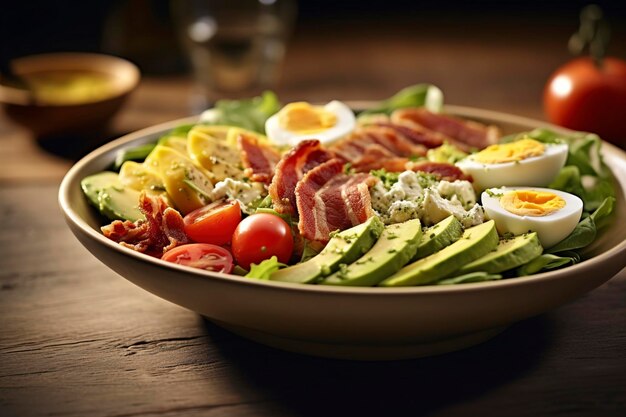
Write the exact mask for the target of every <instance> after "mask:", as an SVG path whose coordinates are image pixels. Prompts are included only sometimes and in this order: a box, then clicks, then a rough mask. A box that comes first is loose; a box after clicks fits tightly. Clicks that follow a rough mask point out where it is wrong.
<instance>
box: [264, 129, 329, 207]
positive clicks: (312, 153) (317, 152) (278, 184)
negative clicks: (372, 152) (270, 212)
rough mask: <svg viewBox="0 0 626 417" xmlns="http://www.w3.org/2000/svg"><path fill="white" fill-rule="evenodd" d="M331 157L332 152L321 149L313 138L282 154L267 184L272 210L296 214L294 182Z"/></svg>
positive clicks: (296, 182)
mask: <svg viewBox="0 0 626 417" xmlns="http://www.w3.org/2000/svg"><path fill="white" fill-rule="evenodd" d="M332 157H333V154H332V152H330V151H327V150H325V149H322V146H321V144H320V142H319V141H318V140H315V139H309V140H304V141H302V142H300V143H298V145H297V146H295V147H294V148H292V149H291V150H290V151H289V152H287V153H286V154H285V155H283V157H282V159H281V160H280V161H279V162H278V164H276V170H275V171H276V172H275V174H274V177H273V178H272V182H271V184H270V186H269V195H270V197H271V198H272V202H273V203H274V210H276V211H277V212H279V213H283V214H292V215H293V214H296V212H297V210H298V207H297V204H296V194H295V189H296V184H298V181H299V180H300V179H301V178H302V177H303V176H304V174H306V173H307V172H308V171H310V170H311V169H313V168H314V167H316V166H317V165H319V164H321V163H323V162H326V161H328V160H329V159H331V158H332Z"/></svg>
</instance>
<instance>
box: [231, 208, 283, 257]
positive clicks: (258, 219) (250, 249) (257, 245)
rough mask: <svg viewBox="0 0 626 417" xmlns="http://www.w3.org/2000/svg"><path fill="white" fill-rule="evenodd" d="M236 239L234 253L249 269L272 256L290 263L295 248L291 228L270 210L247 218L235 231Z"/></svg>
mask: <svg viewBox="0 0 626 417" xmlns="http://www.w3.org/2000/svg"><path fill="white" fill-rule="evenodd" d="M232 242H233V243H232V247H231V248H232V250H233V256H234V257H235V260H236V261H237V263H238V264H239V265H240V266H241V267H243V268H245V269H249V268H250V264H253V263H254V264H257V265H258V264H260V263H261V262H262V261H263V260H265V259H269V258H271V257H272V256H276V257H277V258H278V261H279V262H282V263H287V262H289V258H291V252H292V251H293V236H292V234H291V227H289V225H288V224H287V222H285V221H284V220H283V219H281V218H280V217H278V216H275V215H273V214H269V213H257V214H253V215H251V216H248V217H246V218H245V219H243V220H242V221H241V223H239V225H238V226H237V229H235V233H233V240H232Z"/></svg>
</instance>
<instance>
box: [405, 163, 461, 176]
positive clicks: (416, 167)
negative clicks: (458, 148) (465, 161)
mask: <svg viewBox="0 0 626 417" xmlns="http://www.w3.org/2000/svg"><path fill="white" fill-rule="evenodd" d="M407 168H408V169H410V170H412V171H421V172H428V173H429V174H435V175H437V176H438V177H439V179H442V180H446V181H456V180H465V181H473V180H472V177H471V176H469V175H465V174H464V173H463V171H461V170H460V169H459V168H458V167H457V166H456V165H452V164H449V163H447V162H410V163H409V164H408V165H407Z"/></svg>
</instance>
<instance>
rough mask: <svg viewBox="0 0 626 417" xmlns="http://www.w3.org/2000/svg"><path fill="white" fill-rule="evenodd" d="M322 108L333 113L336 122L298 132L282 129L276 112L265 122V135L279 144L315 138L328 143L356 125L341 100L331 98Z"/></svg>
mask: <svg viewBox="0 0 626 417" xmlns="http://www.w3.org/2000/svg"><path fill="white" fill-rule="evenodd" d="M324 110H326V111H327V112H330V113H332V114H334V115H335V117H336V118H337V122H336V123H335V125H334V126H332V127H329V128H328V129H324V130H321V131H319V132H314V133H305V134H303V133H298V132H291V131H289V130H286V129H283V128H282V127H281V126H280V123H279V114H280V112H278V113H276V114H275V115H273V116H272V117H270V118H269V119H267V121H266V122H265V133H266V135H267V137H268V138H269V139H270V140H271V141H272V142H274V143H275V144H276V145H279V146H295V145H297V144H298V143H299V142H301V141H302V140H304V139H317V140H319V141H320V142H322V143H323V144H329V143H332V142H334V141H336V140H337V139H339V138H341V137H343V136H346V135H347V134H349V133H350V132H352V131H353V130H354V128H355V126H356V117H355V116H354V112H353V111H352V110H351V109H350V107H348V106H347V105H345V104H344V103H342V102H341V101H337V100H333V101H331V102H330V103H328V104H326V105H325V106H324Z"/></svg>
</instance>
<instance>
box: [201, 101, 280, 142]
mask: <svg viewBox="0 0 626 417" xmlns="http://www.w3.org/2000/svg"><path fill="white" fill-rule="evenodd" d="M280 107H281V104H280V101H278V97H277V96H276V94H274V93H273V92H271V91H265V92H264V93H263V94H262V95H261V96H260V97H253V98H249V99H242V100H218V101H217V102H216V103H215V106H214V107H213V108H212V109H210V110H207V111H205V112H204V113H202V115H201V116H200V121H201V123H205V124H212V125H227V126H237V127H242V128H244V129H248V130H253V131H255V132H259V133H265V121H266V120H267V119H269V118H270V116H272V115H274V114H275V113H277V112H278V111H279V110H280Z"/></svg>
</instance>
